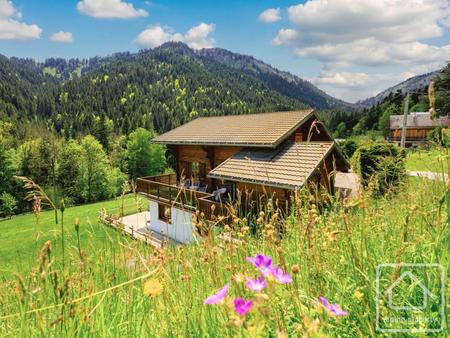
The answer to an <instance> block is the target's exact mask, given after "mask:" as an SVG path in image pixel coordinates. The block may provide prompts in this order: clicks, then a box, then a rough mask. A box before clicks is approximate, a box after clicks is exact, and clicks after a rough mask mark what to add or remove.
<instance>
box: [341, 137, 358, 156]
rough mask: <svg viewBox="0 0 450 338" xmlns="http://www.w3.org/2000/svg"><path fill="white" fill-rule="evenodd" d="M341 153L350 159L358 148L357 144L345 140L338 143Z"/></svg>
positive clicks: (353, 141)
mask: <svg viewBox="0 0 450 338" xmlns="http://www.w3.org/2000/svg"><path fill="white" fill-rule="evenodd" d="M338 145H339V148H341V150H342V153H343V154H344V155H345V156H346V157H347V158H348V159H350V158H351V157H352V156H353V154H354V153H355V151H356V149H357V148H358V143H357V142H356V141H355V140H351V139H347V140H343V141H340V142H339V143H338Z"/></svg>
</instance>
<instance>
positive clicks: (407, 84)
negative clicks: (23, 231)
mask: <svg viewBox="0 0 450 338" xmlns="http://www.w3.org/2000/svg"><path fill="white" fill-rule="evenodd" d="M440 71H441V70H435V71H433V72H429V73H426V74H420V75H416V76H413V77H410V78H409V79H406V80H405V81H402V82H400V83H398V84H396V85H394V86H392V87H389V88H387V89H385V90H383V91H382V92H380V93H378V94H377V95H375V96H372V97H369V98H366V99H364V100H360V101H358V102H356V103H355V104H356V105H359V106H361V107H364V108H370V107H373V106H375V105H377V104H378V103H381V102H382V101H383V100H384V99H385V98H386V97H388V96H389V94H391V93H396V92H398V91H401V92H406V91H408V92H413V91H419V90H424V88H426V87H427V86H428V85H429V84H430V81H431V80H434V79H436V77H437V76H438V75H439V73H440Z"/></svg>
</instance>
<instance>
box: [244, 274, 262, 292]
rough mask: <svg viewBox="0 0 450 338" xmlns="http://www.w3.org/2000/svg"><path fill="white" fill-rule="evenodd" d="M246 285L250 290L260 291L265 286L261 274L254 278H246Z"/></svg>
mask: <svg viewBox="0 0 450 338" xmlns="http://www.w3.org/2000/svg"><path fill="white" fill-rule="evenodd" d="M246 285H247V287H248V288H249V289H250V290H253V291H256V292H260V291H262V290H263V289H265V288H266V286H267V284H266V281H265V280H264V279H262V277H261V276H258V278H257V279H256V280H253V279H250V278H248V279H247V284H246Z"/></svg>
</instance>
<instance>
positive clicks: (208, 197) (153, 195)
mask: <svg viewBox="0 0 450 338" xmlns="http://www.w3.org/2000/svg"><path fill="white" fill-rule="evenodd" d="M136 190H137V192H138V193H140V194H142V195H144V196H146V197H148V198H149V199H152V200H154V201H156V202H159V203H163V204H167V205H170V206H176V207H179V208H183V209H186V210H190V211H193V212H195V211H197V210H199V211H200V212H203V213H204V215H205V218H206V219H211V218H213V217H212V216H213V215H214V216H219V215H224V214H225V213H226V207H225V205H224V204H223V203H220V202H216V201H214V196H213V194H210V193H205V192H201V191H196V190H190V189H186V188H185V187H182V186H179V185H178V180H177V176H176V174H165V175H160V176H147V177H141V178H138V179H137V181H136Z"/></svg>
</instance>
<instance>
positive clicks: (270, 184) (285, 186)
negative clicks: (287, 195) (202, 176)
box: [207, 174, 304, 190]
mask: <svg viewBox="0 0 450 338" xmlns="http://www.w3.org/2000/svg"><path fill="white" fill-rule="evenodd" d="M207 176H208V177H209V178H213V179H218V180H227V181H234V182H241V183H250V184H261V185H264V186H266V187H273V188H281V189H288V190H295V189H300V188H301V187H302V186H303V184H304V183H302V184H300V185H294V184H281V183H274V182H267V181H263V180H255V179H251V178H248V179H246V178H242V177H235V176H225V175H215V174H212V175H211V174H208V175H207Z"/></svg>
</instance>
